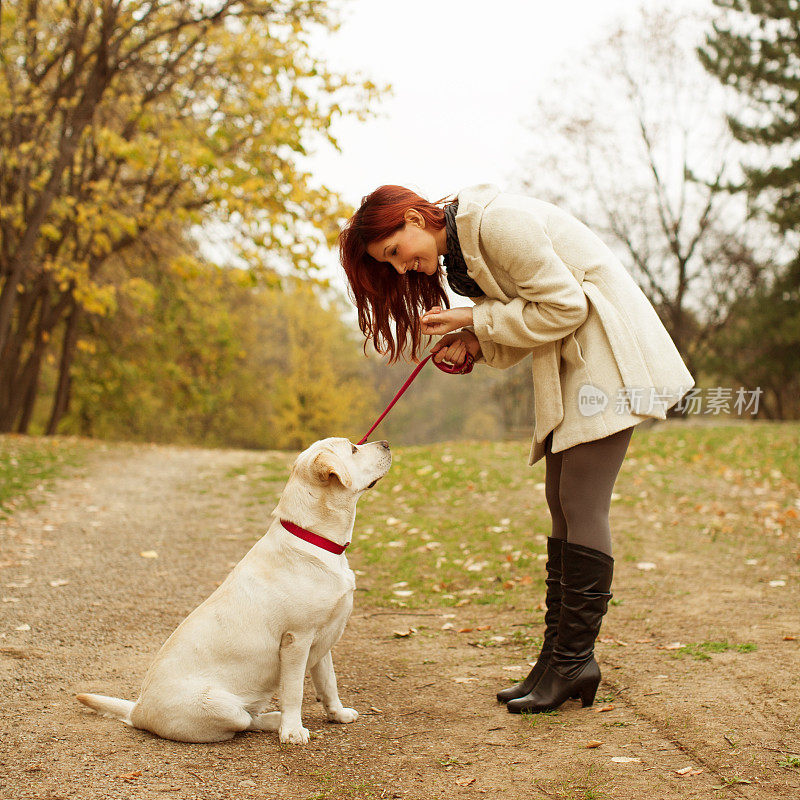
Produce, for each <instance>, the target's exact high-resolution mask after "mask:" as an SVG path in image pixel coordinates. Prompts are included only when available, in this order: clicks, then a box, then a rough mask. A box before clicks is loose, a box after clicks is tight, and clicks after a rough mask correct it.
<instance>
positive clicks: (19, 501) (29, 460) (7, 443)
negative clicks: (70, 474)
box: [0, 435, 89, 519]
mask: <svg viewBox="0 0 800 800" xmlns="http://www.w3.org/2000/svg"><path fill="white" fill-rule="evenodd" d="M88 446H89V445H88V443H86V442H81V441H78V440H75V439H64V438H38V437H36V438H33V437H27V436H14V435H2V436H0V519H2V518H4V517H8V516H10V515H11V513H12V512H13V511H14V509H16V508H17V507H19V506H20V505H23V504H26V503H29V502H30V497H31V491H32V490H33V489H36V488H37V487H39V486H46V485H47V484H49V483H50V482H51V481H52V479H53V478H55V477H57V476H58V475H60V474H61V472H62V471H63V470H64V468H65V467H72V466H77V465H78V464H80V463H81V462H82V461H83V458H84V456H85V453H86V448H87V447H88Z"/></svg>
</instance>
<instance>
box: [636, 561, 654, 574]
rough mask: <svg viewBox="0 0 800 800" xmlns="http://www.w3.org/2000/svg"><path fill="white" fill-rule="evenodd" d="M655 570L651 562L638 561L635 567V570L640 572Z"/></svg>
mask: <svg viewBox="0 0 800 800" xmlns="http://www.w3.org/2000/svg"><path fill="white" fill-rule="evenodd" d="M655 568H656V565H655V564H654V563H653V562H652V561H640V562H639V563H638V564H637V565H636V569H641V570H644V571H645V572H648V571H649V570H651V569H655Z"/></svg>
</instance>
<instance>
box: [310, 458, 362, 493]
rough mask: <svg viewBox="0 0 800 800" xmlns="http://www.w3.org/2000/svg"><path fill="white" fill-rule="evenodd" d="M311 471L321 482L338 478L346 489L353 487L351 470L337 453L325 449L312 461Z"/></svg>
mask: <svg viewBox="0 0 800 800" xmlns="http://www.w3.org/2000/svg"><path fill="white" fill-rule="evenodd" d="M311 472H312V474H313V475H314V477H315V478H316V479H317V480H318V481H320V482H321V483H330V482H331V480H332V479H334V478H336V480H338V481H339V483H341V484H342V486H344V487H345V488H346V489H352V488H353V479H352V477H351V476H350V470H349V469H347V466H346V465H345V463H344V460H343V459H341V458H340V457H339V456H337V455H336V453H332V452H331V451H330V450H325V451H323V452H322V453H320V454H319V455H317V457H316V458H315V459H314V461H313V462H312V463H311Z"/></svg>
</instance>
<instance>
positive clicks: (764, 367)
mask: <svg viewBox="0 0 800 800" xmlns="http://www.w3.org/2000/svg"><path fill="white" fill-rule="evenodd" d="M714 4H715V5H716V6H717V7H718V8H720V9H723V13H722V14H721V15H720V16H719V18H718V19H717V20H715V21H714V23H713V25H712V31H711V32H709V33H708V34H707V36H706V40H705V45H704V46H702V47H699V48H698V54H699V58H700V61H701V63H702V64H703V66H704V67H705V68H706V69H707V70H708V72H709V73H711V74H712V75H714V76H715V77H716V78H718V80H719V81H720V82H721V83H722V84H724V85H726V86H730V87H733V89H734V90H735V91H736V92H737V93H738V95H739V96H740V97H741V98H742V99H743V100H744V101H745V103H746V106H745V108H744V109H743V110H742V111H741V112H739V113H737V114H730V115H729V116H728V123H729V126H730V130H731V133H732V134H733V136H734V137H735V138H736V139H737V140H738V141H739V142H741V143H742V144H743V145H744V146H745V147H746V148H747V156H746V158H745V159H744V164H743V173H744V178H743V180H741V181H740V182H738V183H737V184H733V185H732V186H730V187H729V188H730V189H731V190H733V191H736V190H739V191H741V192H743V193H744V194H745V195H746V196H747V198H748V202H749V205H750V211H751V214H752V215H753V216H756V217H758V216H760V217H764V218H766V219H767V220H769V221H770V222H772V223H773V224H774V225H775V226H776V228H777V230H778V232H779V234H780V235H781V236H782V238H783V244H784V247H783V253H781V251H780V250H778V251H777V259H776V260H777V270H776V274H775V275H774V276H773V275H771V274H768V275H766V276H765V278H764V279H763V280H762V281H760V282H759V284H758V286H757V287H756V288H755V289H754V291H753V292H752V293H751V294H750V295H749V296H748V297H747V298H746V299H744V300H743V301H742V302H740V303H738V304H737V306H736V308H735V311H736V315H737V322H736V324H734V325H732V326H730V328H729V329H727V330H724V331H722V332H721V333H720V335H719V336H718V337H717V338H716V340H715V342H714V347H713V350H712V352H713V353H714V355H715V356H716V359H715V361H713V362H712V363H713V364H714V365H715V366H716V368H717V369H718V370H724V369H726V368H727V369H730V365H731V364H735V369H736V371H737V372H738V373H739V375H740V376H741V380H742V382H743V383H744V384H745V385H747V386H750V387H754V386H759V387H761V388H763V389H764V391H765V401H766V409H767V413H768V414H769V415H770V416H772V417H774V418H787V417H794V418H797V417H798V416H800V400H799V399H798V398H800V356H799V355H798V354H800V236H799V235H798V234H800V149H798V140H800V114H798V109H799V108H800V106H799V105H798V96H799V95H800V70H798V64H800V3H798V2H797V0H714ZM782 256H783V257H782Z"/></svg>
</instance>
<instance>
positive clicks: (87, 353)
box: [44, 237, 376, 448]
mask: <svg viewBox="0 0 800 800" xmlns="http://www.w3.org/2000/svg"><path fill="white" fill-rule="evenodd" d="M186 249H187V247H186V245H185V243H183V242H180V241H179V240H176V239H175V238H167V237H164V238H162V239H160V240H159V241H158V242H157V243H156V246H154V248H153V252H152V256H153V258H151V259H150V260H149V261H147V262H146V263H143V264H140V265H138V266H136V268H135V271H136V272H137V274H139V275H140V276H141V277H140V278H137V279H136V280H135V281H134V282H133V283H131V284H129V285H128V286H126V289H125V292H124V293H120V300H119V307H118V310H117V313H115V314H114V315H113V316H110V317H99V316H96V317H87V318H86V319H84V321H83V323H82V325H81V326H80V330H79V340H78V348H77V354H76V358H75V363H74V366H73V375H74V381H75V390H74V400H73V403H72V407H71V409H70V411H69V413H68V414H67V415H66V416H65V418H64V421H63V425H62V429H63V431H64V432H67V433H79V434H81V435H84V436H97V437H101V438H110V439H120V438H122V439H134V440H140V441H161V442H180V443H187V444H189V443H191V444H199V445H205V446H234V447H257V448H276V447H278V448H302V447H305V446H307V445H308V443H309V442H311V441H314V440H315V439H319V438H323V437H326V436H332V435H339V436H346V435H353V434H354V433H355V432H356V431H357V430H358V429H359V428H360V427H361V426H362V425H364V426H366V424H367V419H368V418H369V417H370V416H371V415H373V414H375V413H376V412H375V405H376V403H375V395H374V392H373V391H372V389H371V386H370V383H371V380H370V374H369V371H368V365H367V364H366V363H365V360H364V359H363V358H362V356H361V352H360V348H359V347H358V344H357V342H356V341H355V337H354V335H353V332H352V330H351V329H350V328H348V327H347V325H346V324H345V323H344V322H343V321H342V318H341V317H342V314H341V309H340V308H338V307H337V306H335V305H330V304H328V305H326V304H324V303H323V302H322V300H321V298H320V296H319V294H320V292H319V291H318V290H316V289H315V288H314V287H313V284H310V283H309V282H307V281H305V282H304V281H301V280H296V281H288V280H285V281H284V282H283V284H282V285H277V284H276V285H274V286H267V285H264V284H263V282H262V283H259V282H255V281H254V280H253V275H252V273H250V272H249V271H247V270H241V269H236V268H225V267H219V266H216V265H213V264H209V263H206V262H204V261H203V260H202V259H200V258H197V257H195V258H192V257H189V256H187V255H186V252H185V251H186ZM131 267H132V265H128V269H131ZM51 380H52V374H51V370H48V369H47V368H45V370H44V383H45V385H47V384H49V382H50V381H51Z"/></svg>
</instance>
